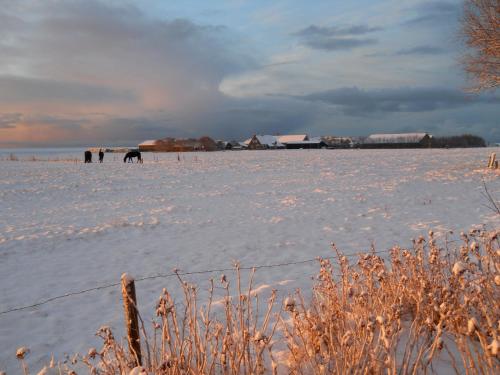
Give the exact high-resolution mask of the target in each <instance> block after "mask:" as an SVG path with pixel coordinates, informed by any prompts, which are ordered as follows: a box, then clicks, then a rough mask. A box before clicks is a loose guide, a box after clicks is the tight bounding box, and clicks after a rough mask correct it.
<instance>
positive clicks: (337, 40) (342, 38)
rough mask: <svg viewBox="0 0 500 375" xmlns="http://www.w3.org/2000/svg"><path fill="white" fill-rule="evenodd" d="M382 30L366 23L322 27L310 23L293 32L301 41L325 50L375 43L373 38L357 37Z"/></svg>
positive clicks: (344, 48) (345, 48) (311, 46)
mask: <svg viewBox="0 0 500 375" xmlns="http://www.w3.org/2000/svg"><path fill="white" fill-rule="evenodd" d="M380 30H383V29H382V28H381V27H370V26H366V25H353V26H348V27H336V26H331V27H324V26H316V25H310V26H308V27H306V28H304V29H302V30H299V31H297V32H296V33H293V34H292V35H294V36H296V37H298V38H299V39H300V40H301V43H302V44H304V45H306V46H308V47H310V48H313V49H320V50H326V51H335V50H347V49H351V48H355V47H361V46H366V45H372V44H376V43H377V42H378V41H377V39H374V38H358V36H360V35H366V34H369V33H373V32H376V31H380Z"/></svg>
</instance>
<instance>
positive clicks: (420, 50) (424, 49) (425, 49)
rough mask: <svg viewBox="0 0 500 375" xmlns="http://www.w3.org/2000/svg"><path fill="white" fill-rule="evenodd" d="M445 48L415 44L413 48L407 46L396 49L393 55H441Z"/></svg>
mask: <svg viewBox="0 0 500 375" xmlns="http://www.w3.org/2000/svg"><path fill="white" fill-rule="evenodd" d="M445 52H446V50H445V49H444V48H440V47H433V46H425V45H422V46H416V47H413V48H407V49H400V50H399V51H396V53H395V55H397V56H408V55H431V56H435V55H441V54H443V53H445Z"/></svg>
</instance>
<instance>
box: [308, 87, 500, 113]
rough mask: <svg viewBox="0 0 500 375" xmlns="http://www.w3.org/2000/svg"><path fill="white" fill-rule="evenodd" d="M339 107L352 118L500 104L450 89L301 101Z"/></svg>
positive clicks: (353, 91) (356, 92)
mask: <svg viewBox="0 0 500 375" xmlns="http://www.w3.org/2000/svg"><path fill="white" fill-rule="evenodd" d="M299 98H301V99H303V100H308V101H314V102H322V103H327V104H330V105H334V106H338V107H340V109H341V111H342V112H343V113H344V114H346V115H350V116H364V115H366V114H369V113H376V112H379V113H391V112H431V111H437V110H443V109H454V108H461V107H464V106H468V105H472V104H479V103H482V104H494V105H498V104H500V97H498V96H495V95H483V96H474V95H467V94H465V93H463V92H461V91H458V90H452V89H447V88H398V89H379V90H361V89H358V88H355V87H354V88H340V89H335V90H328V91H322V92H318V93H312V94H309V95H305V96H301V97H299Z"/></svg>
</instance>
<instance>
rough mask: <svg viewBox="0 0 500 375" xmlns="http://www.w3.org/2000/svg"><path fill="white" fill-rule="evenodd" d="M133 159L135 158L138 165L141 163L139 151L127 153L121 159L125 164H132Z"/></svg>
mask: <svg viewBox="0 0 500 375" xmlns="http://www.w3.org/2000/svg"><path fill="white" fill-rule="evenodd" d="M133 158H137V162H138V163H142V158H141V153H140V152H139V151H129V152H127V153H126V154H125V157H124V158H123V162H124V163H126V162H127V160H128V162H129V163H133V162H134V161H133V160H132V159H133Z"/></svg>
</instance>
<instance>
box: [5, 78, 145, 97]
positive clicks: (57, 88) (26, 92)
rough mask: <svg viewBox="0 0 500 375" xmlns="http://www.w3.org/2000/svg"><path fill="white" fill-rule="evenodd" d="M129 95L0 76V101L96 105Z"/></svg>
mask: <svg viewBox="0 0 500 375" xmlns="http://www.w3.org/2000/svg"><path fill="white" fill-rule="evenodd" d="M134 99H135V96H134V95H133V94H132V93H131V92H126V91H121V90H115V89H112V88H109V87H103V86H96V85H88V84H83V83H77V82H68V81H55V80H50V79H37V78H25V77H15V76H0V101H2V102H7V103H8V102H19V101H23V102H32V101H42V102H45V101H57V102H78V103H95V102H100V101H103V100H104V101H110V102H114V101H132V100H134Z"/></svg>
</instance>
